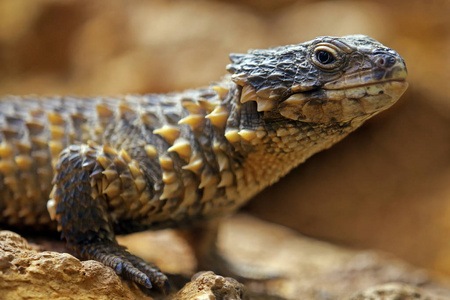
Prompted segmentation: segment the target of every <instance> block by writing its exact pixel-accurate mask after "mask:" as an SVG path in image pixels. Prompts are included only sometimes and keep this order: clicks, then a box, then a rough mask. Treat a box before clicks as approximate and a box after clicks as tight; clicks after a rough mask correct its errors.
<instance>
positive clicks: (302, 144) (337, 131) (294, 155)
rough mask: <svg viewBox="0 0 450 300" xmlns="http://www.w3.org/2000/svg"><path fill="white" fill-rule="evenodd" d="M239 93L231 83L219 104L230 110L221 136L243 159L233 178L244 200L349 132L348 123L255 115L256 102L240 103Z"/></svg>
mask: <svg viewBox="0 0 450 300" xmlns="http://www.w3.org/2000/svg"><path fill="white" fill-rule="evenodd" d="M241 93H242V87H240V86H238V85H236V84H234V83H232V85H231V87H230V88H229V93H228V94H227V95H226V96H225V97H224V98H223V100H222V102H221V104H220V105H222V106H224V107H226V109H227V110H228V111H229V116H228V119H227V122H226V125H225V127H224V129H223V134H224V137H225V138H226V140H227V141H228V142H229V143H230V144H231V145H232V147H233V150H234V151H235V152H236V153H239V155H240V156H242V157H244V159H243V160H242V164H241V170H239V171H237V172H235V173H236V174H237V177H239V175H240V172H241V173H242V178H236V179H237V180H238V181H239V180H241V181H243V182H244V183H245V186H244V187H242V188H240V189H239V190H240V193H241V195H240V197H241V199H243V200H244V201H245V200H247V199H249V198H251V197H252V196H254V195H255V194H256V193H258V192H259V191H261V190H262V189H264V188H265V187H267V186H269V185H271V184H273V183H274V182H276V181H278V180H279V179H280V178H281V177H282V176H284V175H286V174H287V173H288V172H289V171H290V170H291V169H292V168H294V167H295V166H297V165H299V164H300V163H302V162H304V161H305V160H306V159H307V158H309V157H310V156H312V155H313V154H315V153H316V152H319V151H321V150H323V149H326V148H328V147H330V146H331V145H333V144H335V143H336V142H338V141H339V140H341V139H342V138H344V137H345V136H346V135H347V134H348V133H349V132H350V131H352V129H351V125H350V123H348V124H324V123H306V122H299V121H293V120H288V119H286V118H283V117H281V116H279V115H277V114H276V113H272V112H258V110H257V103H256V102H254V101H248V102H245V103H241V102H240V98H241Z"/></svg>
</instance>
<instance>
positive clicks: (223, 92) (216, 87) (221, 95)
mask: <svg viewBox="0 0 450 300" xmlns="http://www.w3.org/2000/svg"><path fill="white" fill-rule="evenodd" d="M212 89H213V90H214V91H215V92H216V93H217V95H219V98H220V99H224V98H225V96H226V95H227V94H228V92H229V91H230V90H229V89H227V88H225V87H223V86H220V85H213V86H212Z"/></svg>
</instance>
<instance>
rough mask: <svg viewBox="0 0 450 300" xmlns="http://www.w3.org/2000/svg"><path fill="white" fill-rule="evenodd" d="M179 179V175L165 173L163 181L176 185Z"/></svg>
mask: <svg viewBox="0 0 450 300" xmlns="http://www.w3.org/2000/svg"><path fill="white" fill-rule="evenodd" d="M176 179H177V174H175V172H163V175H162V180H163V182H164V183H166V184H170V183H174V182H175V180H176Z"/></svg>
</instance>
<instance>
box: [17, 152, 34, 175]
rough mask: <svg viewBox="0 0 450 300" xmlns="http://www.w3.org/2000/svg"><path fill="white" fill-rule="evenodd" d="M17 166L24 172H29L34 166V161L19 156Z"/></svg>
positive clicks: (27, 157) (24, 156) (25, 156)
mask: <svg viewBox="0 0 450 300" xmlns="http://www.w3.org/2000/svg"><path fill="white" fill-rule="evenodd" d="M15 161H16V164H17V166H18V167H19V169H20V170H22V171H28V170H30V169H31V166H32V165H33V160H32V159H31V158H30V157H29V156H28V155H18V156H16V157H15Z"/></svg>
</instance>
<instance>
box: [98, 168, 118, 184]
mask: <svg viewBox="0 0 450 300" xmlns="http://www.w3.org/2000/svg"><path fill="white" fill-rule="evenodd" d="M102 174H103V175H105V178H106V180H107V182H111V181H113V180H114V179H116V178H117V177H119V174H118V173H117V171H116V170H113V169H111V168H110V169H106V170H104V171H103V172H102Z"/></svg>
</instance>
